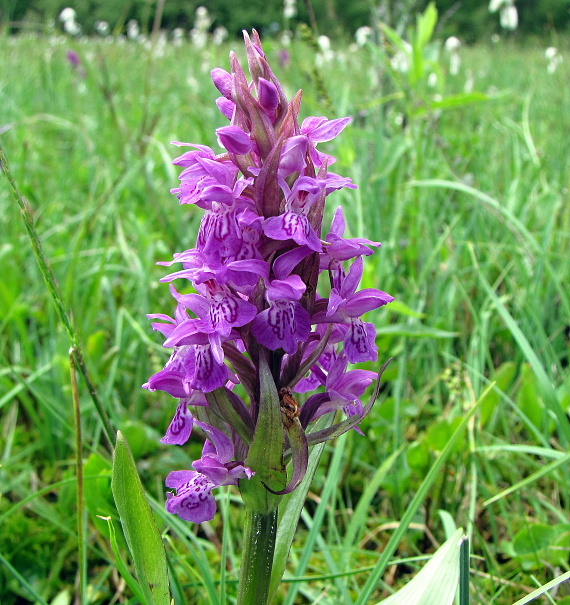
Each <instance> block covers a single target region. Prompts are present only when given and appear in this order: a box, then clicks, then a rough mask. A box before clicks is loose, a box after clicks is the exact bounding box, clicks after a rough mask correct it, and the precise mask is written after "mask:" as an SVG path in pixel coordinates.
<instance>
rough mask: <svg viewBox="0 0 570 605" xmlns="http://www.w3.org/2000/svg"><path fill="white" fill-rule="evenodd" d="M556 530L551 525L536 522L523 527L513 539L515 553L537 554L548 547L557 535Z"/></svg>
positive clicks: (518, 554)
mask: <svg viewBox="0 0 570 605" xmlns="http://www.w3.org/2000/svg"><path fill="white" fill-rule="evenodd" d="M555 532H556V530H555V529H554V527H552V526H551V525H546V524H544V523H536V524H534V525H531V526H530V527H525V528H523V529H521V531H519V532H518V533H517V535H516V536H515V539H514V540H513V551H514V553H515V555H517V556H522V555H529V554H536V553H538V552H539V551H541V550H544V549H546V548H548V547H549V546H550V544H551V542H552V541H553V539H554V537H555Z"/></svg>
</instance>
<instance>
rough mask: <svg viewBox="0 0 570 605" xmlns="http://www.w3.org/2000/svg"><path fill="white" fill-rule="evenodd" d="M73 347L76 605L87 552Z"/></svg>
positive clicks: (81, 594)
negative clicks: (77, 575)
mask: <svg viewBox="0 0 570 605" xmlns="http://www.w3.org/2000/svg"><path fill="white" fill-rule="evenodd" d="M74 352H75V351H74V350H73V347H72V348H71V349H69V373H70V378H71V397H72V399H73V418H74V420H75V476H76V477H77V482H76V484H75V494H76V497H77V548H78V559H79V592H78V597H79V598H78V599H77V598H76V603H79V604H80V605H83V603H85V586H86V579H87V550H86V545H85V524H84V523H83V520H84V515H83V513H84V507H83V440H82V436H81V409H80V407H79V391H78V389H77V376H76V374H75V360H74Z"/></svg>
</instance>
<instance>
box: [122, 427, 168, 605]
mask: <svg viewBox="0 0 570 605" xmlns="http://www.w3.org/2000/svg"><path fill="white" fill-rule="evenodd" d="M111 489H112V490H113V496H114V498H115V504H116V505H117V510H118V511H119V516H120V517H121V523H122V525H123V532H124V534H125V538H126V540H127V544H128V546H129V550H130V552H131V556H132V558H133V561H134V563H135V571H136V574H137V578H138V581H139V583H140V586H141V589H142V591H143V594H144V597H145V601H144V602H145V604H147V605H170V591H169V589H168V571H167V565H166V553H165V552H164V545H163V543H162V539H161V537H160V533H159V532H158V528H157V526H156V522H155V520H154V517H153V515H152V512H151V510H150V506H149V504H148V501H147V499H146V496H145V494H144V490H143V486H142V483H141V480H140V478H139V476H138V473H137V469H136V466H135V461H134V460H133V456H132V454H131V451H130V450H129V446H128V444H127V441H126V439H125V437H124V436H123V434H122V433H121V431H118V433H117V445H116V446H115V454H114V457H113V478H112V481H111Z"/></svg>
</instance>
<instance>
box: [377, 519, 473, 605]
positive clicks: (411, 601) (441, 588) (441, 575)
mask: <svg viewBox="0 0 570 605" xmlns="http://www.w3.org/2000/svg"><path fill="white" fill-rule="evenodd" d="M462 534H463V530H462V529H458V530H457V531H456V532H455V533H454V534H453V536H451V538H449V540H447V541H446V542H444V543H443V544H442V546H441V547H440V548H439V549H438V550H437V551H436V552H435V554H434V555H433V556H432V558H431V559H430V560H429V562H428V563H427V565H425V567H423V568H422V570H421V571H420V572H419V573H418V574H417V575H416V576H415V577H414V579H413V580H412V581H411V582H408V583H407V584H406V585H405V586H404V587H403V588H401V589H400V590H399V591H398V592H396V593H394V594H393V595H391V596H389V597H388V598H387V599H384V600H383V601H380V604H379V605H451V603H453V600H454V599H455V593H456V592H457V584H458V582H459V551H460V548H461V541H462V540H461V536H462Z"/></svg>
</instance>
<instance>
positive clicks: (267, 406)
mask: <svg viewBox="0 0 570 605" xmlns="http://www.w3.org/2000/svg"><path fill="white" fill-rule="evenodd" d="M259 383H260V391H261V397H260V403H259V414H258V416H257V424H256V426H255V432H254V434H253V441H252V442H251V446H250V448H249V451H248V454H247V458H246V459H245V465H246V466H248V467H249V468H251V469H252V470H254V471H255V475H254V476H253V477H252V478H251V479H241V480H240V482H239V489H240V492H241V495H242V498H243V500H244V503H245V504H246V506H247V507H248V508H249V509H251V510H253V511H258V512H264V511H265V512H266V511H268V510H271V509H272V508H275V507H277V506H278V502H279V497H278V496H274V495H273V494H271V493H270V492H268V491H267V490H266V489H265V487H263V485H262V483H265V484H266V485H268V486H269V487H270V488H271V489H273V490H275V491H278V490H280V489H283V488H284V487H285V485H286V484H287V473H286V471H285V465H284V464H283V442H284V434H283V426H282V424H281V405H280V403H279V394H278V393H277V387H276V386H275V382H274V380H273V376H272V375H271V370H270V369H269V365H268V363H267V359H266V358H265V356H264V355H261V356H260V358H259Z"/></svg>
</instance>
